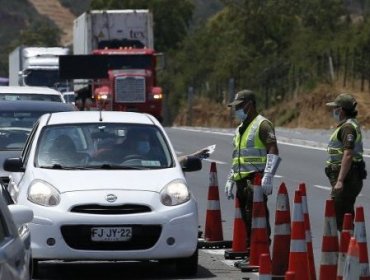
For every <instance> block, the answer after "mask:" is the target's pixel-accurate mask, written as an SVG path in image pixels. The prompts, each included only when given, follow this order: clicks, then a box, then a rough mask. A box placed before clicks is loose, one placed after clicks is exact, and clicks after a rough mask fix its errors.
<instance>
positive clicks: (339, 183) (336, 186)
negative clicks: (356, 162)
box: [334, 181, 343, 191]
mask: <svg viewBox="0 0 370 280" xmlns="http://www.w3.org/2000/svg"><path fill="white" fill-rule="evenodd" d="M342 189H343V182H341V181H337V183H336V184H335V186H334V190H336V191H341V190H342Z"/></svg>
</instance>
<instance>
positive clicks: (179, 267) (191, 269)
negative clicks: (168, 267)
mask: <svg viewBox="0 0 370 280" xmlns="http://www.w3.org/2000/svg"><path fill="white" fill-rule="evenodd" d="M175 263H176V272H177V273H178V274H179V275H181V276H193V275H195V274H197V272H198V249H196V250H195V252H194V254H193V255H191V256H190V257H187V258H180V259H176V261H175Z"/></svg>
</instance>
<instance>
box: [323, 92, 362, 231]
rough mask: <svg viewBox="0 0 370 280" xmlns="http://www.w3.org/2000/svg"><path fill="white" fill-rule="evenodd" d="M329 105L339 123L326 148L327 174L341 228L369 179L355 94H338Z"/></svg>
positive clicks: (338, 224) (352, 211)
mask: <svg viewBox="0 0 370 280" xmlns="http://www.w3.org/2000/svg"><path fill="white" fill-rule="evenodd" d="M326 105H327V106H329V107H331V108H332V113H333V117H334V119H335V121H336V122H337V124H338V125H337V128H336V129H335V131H334V132H333V134H332V135H331V137H330V141H329V145H328V148H327V151H328V154H329V157H328V160H327V162H326V168H325V173H326V175H327V176H328V178H329V181H330V184H331V186H332V192H331V196H332V198H333V200H334V205H335V212H336V220H337V227H338V230H341V229H342V224H343V217H344V214H345V213H352V215H354V204H355V202H356V198H357V196H358V195H359V193H360V191H361V189H362V185H363V182H362V181H363V179H365V178H366V169H365V163H364V161H363V157H362V154H363V145H362V135H361V129H360V126H359V124H358V122H357V120H356V116H357V110H356V105H357V102H356V100H355V98H354V97H353V96H352V95H350V94H347V93H342V94H339V95H338V96H337V97H336V98H335V100H334V101H333V102H329V103H326Z"/></svg>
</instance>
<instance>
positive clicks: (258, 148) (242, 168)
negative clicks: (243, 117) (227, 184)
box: [232, 115, 267, 181]
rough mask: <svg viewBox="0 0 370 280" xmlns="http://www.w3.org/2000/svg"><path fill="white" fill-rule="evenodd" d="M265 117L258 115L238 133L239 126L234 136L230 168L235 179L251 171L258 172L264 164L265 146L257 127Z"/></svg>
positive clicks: (262, 168) (245, 175) (263, 167)
mask: <svg viewBox="0 0 370 280" xmlns="http://www.w3.org/2000/svg"><path fill="white" fill-rule="evenodd" d="M265 120H267V119H266V118H264V117H262V116H261V115H258V116H257V117H256V118H255V119H254V120H253V121H252V122H251V123H250V124H249V126H248V127H247V129H246V130H245V131H244V133H243V135H240V134H239V127H240V126H241V125H242V124H241V125H240V126H239V127H238V128H237V130H236V133H235V136H234V151H233V163H232V168H233V171H234V174H233V179H234V180H235V181H237V180H240V179H242V178H245V177H247V176H248V175H249V174H251V173H253V172H260V171H263V170H264V169H265V165H266V147H265V146H264V144H263V143H262V141H261V139H260V137H259V128H260V125H261V123H262V122H263V121H265Z"/></svg>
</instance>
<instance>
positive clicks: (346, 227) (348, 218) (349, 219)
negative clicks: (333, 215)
mask: <svg viewBox="0 0 370 280" xmlns="http://www.w3.org/2000/svg"><path fill="white" fill-rule="evenodd" d="M342 231H348V232H349V234H350V235H351V236H353V216H352V214H351V213H346V214H344V217H343V225H342Z"/></svg>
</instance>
